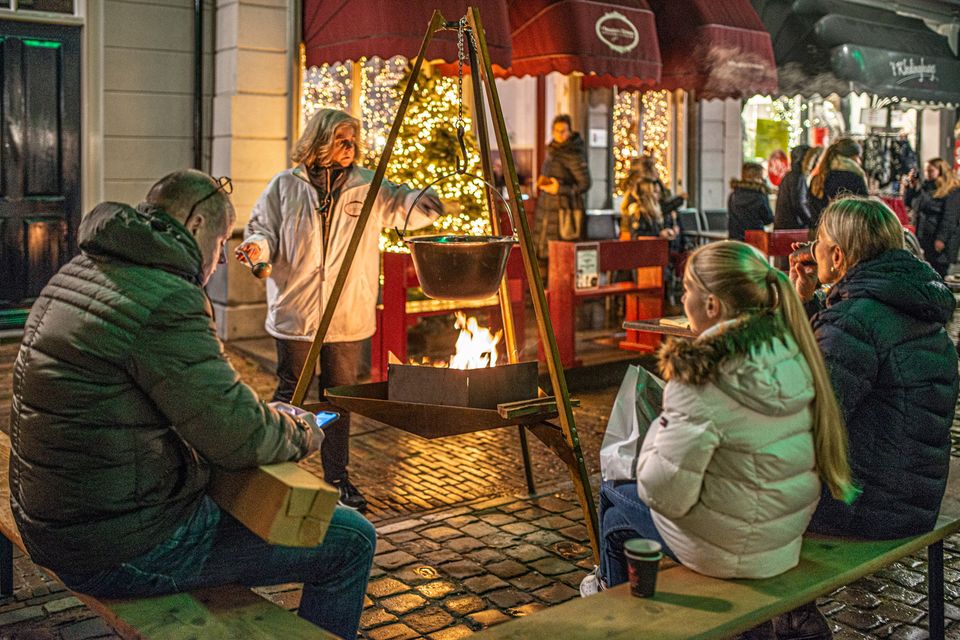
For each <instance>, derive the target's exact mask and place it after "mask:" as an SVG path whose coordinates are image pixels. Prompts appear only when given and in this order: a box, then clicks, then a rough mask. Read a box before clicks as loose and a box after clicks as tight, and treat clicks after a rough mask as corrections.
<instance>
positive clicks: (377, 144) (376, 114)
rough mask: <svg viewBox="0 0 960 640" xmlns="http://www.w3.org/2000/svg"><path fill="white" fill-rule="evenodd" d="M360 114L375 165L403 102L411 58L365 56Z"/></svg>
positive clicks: (367, 148)
mask: <svg viewBox="0 0 960 640" xmlns="http://www.w3.org/2000/svg"><path fill="white" fill-rule="evenodd" d="M361 64H363V72H362V73H361V74H360V78H361V82H362V83H363V86H362V87H361V94H360V116H361V118H362V120H363V142H364V147H365V151H366V164H367V166H375V165H376V161H377V160H378V159H379V158H380V154H381V153H383V148H384V146H385V145H386V143H387V135H388V134H389V133H390V125H391V124H393V117H394V115H395V114H396V113H397V109H398V108H399V106H400V97H401V91H402V89H403V86H404V85H402V84H401V81H402V80H403V78H404V75H405V73H406V70H407V59H406V58H404V57H403V56H394V57H393V58H390V59H389V60H382V59H380V58H370V59H369V60H368V59H366V58H363V59H361Z"/></svg>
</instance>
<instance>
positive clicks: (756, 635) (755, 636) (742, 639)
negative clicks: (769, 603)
mask: <svg viewBox="0 0 960 640" xmlns="http://www.w3.org/2000/svg"><path fill="white" fill-rule="evenodd" d="M731 640H777V634H776V633H774V632H773V621H771V620H768V621H767V622H764V623H763V624H761V625H757V626H756V627H754V628H753V629H747V630H746V631H744V632H743V633H741V634H740V635H738V636H734V637H733V638H732V639H731Z"/></svg>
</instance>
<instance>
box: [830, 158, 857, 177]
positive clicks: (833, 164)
mask: <svg viewBox="0 0 960 640" xmlns="http://www.w3.org/2000/svg"><path fill="white" fill-rule="evenodd" d="M830 171H849V172H850V173H855V174H857V175H858V176H860V177H861V178H863V177H865V175H866V174H864V172H863V167H861V166H860V165H859V164H857V162H856V161H855V160H854V159H853V158H847V157H846V156H835V157H834V158H833V159H832V160H831V161H830Z"/></svg>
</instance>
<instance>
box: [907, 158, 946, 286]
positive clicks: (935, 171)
mask: <svg viewBox="0 0 960 640" xmlns="http://www.w3.org/2000/svg"><path fill="white" fill-rule="evenodd" d="M923 177H924V181H923V184H920V181H919V179H918V178H917V174H916V172H915V171H911V172H910V173H909V174H908V176H907V177H906V178H905V179H904V181H903V182H902V183H901V185H902V186H901V191H902V192H903V202H904V204H906V205H907V206H908V207H910V208H911V209H912V210H913V212H914V216H915V219H914V225H915V226H916V228H917V241H919V243H920V248H921V249H923V257H924V258H925V259H926V261H927V262H929V263H930V266H932V267H933V268H934V270H936V272H937V273H939V274H940V275H941V276H945V275H947V271H948V270H949V269H950V265H951V264H952V263H953V261H954V260H956V259H957V250H958V249H960V228H958V225H960V178H957V175H956V174H955V173H954V172H953V169H952V168H951V167H950V164H949V163H948V162H947V161H945V160H943V159H942V158H934V159H932V160H928V161H927V164H926V165H925V166H924V168H923Z"/></svg>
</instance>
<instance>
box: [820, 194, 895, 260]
mask: <svg viewBox="0 0 960 640" xmlns="http://www.w3.org/2000/svg"><path fill="white" fill-rule="evenodd" d="M820 228H822V229H823V231H824V232H825V233H826V234H827V235H828V236H830V238H831V239H832V240H833V241H834V242H836V243H837V244H838V245H840V249H841V250H842V251H843V256H844V258H843V259H844V262H845V263H846V265H845V266H846V268H847V269H849V268H850V267H852V266H853V265H855V264H857V263H858V262H863V261H865V260H871V259H873V258H876V257H877V256H878V255H880V254H881V253H884V252H885V251H889V250H890V249H902V248H903V226H902V225H901V224H900V221H899V220H897V216H896V215H894V213H893V211H891V210H890V208H889V207H888V206H887V205H885V204H884V203H883V202H881V201H880V200H876V199H874V198H866V197H863V196H846V197H843V198H837V199H836V200H834V201H833V202H831V203H830V204H829V205H827V208H826V209H824V210H823V214H822V215H821V216H820Z"/></svg>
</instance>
